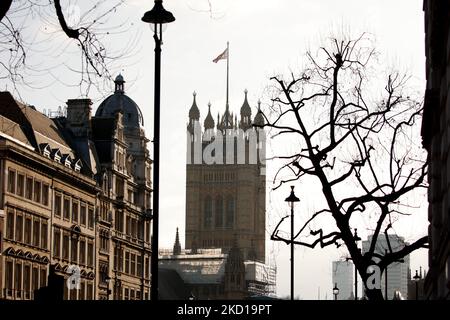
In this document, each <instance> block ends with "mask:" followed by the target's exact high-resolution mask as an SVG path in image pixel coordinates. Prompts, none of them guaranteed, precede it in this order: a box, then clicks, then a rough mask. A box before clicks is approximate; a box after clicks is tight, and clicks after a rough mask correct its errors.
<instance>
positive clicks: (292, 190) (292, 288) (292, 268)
mask: <svg viewBox="0 0 450 320" xmlns="http://www.w3.org/2000/svg"><path fill="white" fill-rule="evenodd" d="M284 201H286V202H289V203H290V204H291V300H294V202H299V201H300V199H299V198H297V197H296V196H295V193H294V186H291V194H290V195H289V197H287V198H286V199H285V200H284Z"/></svg>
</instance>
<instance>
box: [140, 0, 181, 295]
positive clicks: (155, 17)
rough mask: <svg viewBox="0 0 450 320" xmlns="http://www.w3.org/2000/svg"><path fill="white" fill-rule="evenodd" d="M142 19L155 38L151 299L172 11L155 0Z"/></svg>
mask: <svg viewBox="0 0 450 320" xmlns="http://www.w3.org/2000/svg"><path fill="white" fill-rule="evenodd" d="M142 21H143V22H146V23H149V24H150V26H152V29H153V39H154V40H155V105H154V136H153V153H154V155H153V157H154V159H153V230H152V231H153V235H152V257H151V269H152V277H151V288H150V290H151V300H158V236H159V232H158V227H159V164H160V161H159V147H160V146H159V142H160V138H159V134H160V102H161V101H160V98H161V44H162V25H163V24H166V23H170V22H173V21H175V17H174V16H173V14H172V13H170V12H169V11H167V10H165V9H164V7H163V4H162V0H155V5H154V7H153V9H152V10H150V11H148V12H146V13H145V14H144V16H143V17H142Z"/></svg>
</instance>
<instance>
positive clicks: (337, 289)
mask: <svg viewBox="0 0 450 320" xmlns="http://www.w3.org/2000/svg"><path fill="white" fill-rule="evenodd" d="M333 294H334V300H337V296H338V294H339V288H338V287H337V283H334V288H333Z"/></svg>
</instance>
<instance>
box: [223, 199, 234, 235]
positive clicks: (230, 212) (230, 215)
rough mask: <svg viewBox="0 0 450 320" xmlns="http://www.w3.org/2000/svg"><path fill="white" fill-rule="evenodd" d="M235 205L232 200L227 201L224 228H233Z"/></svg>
mask: <svg viewBox="0 0 450 320" xmlns="http://www.w3.org/2000/svg"><path fill="white" fill-rule="evenodd" d="M234 207H235V203H234V199H233V198H231V197H230V198H228V199H227V214H226V218H225V226H226V228H230V229H232V228H233V227H234V211H235V208H234Z"/></svg>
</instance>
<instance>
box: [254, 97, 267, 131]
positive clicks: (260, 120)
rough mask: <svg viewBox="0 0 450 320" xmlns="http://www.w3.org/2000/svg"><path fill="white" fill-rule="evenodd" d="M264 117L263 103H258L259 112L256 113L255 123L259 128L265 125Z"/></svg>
mask: <svg viewBox="0 0 450 320" xmlns="http://www.w3.org/2000/svg"><path fill="white" fill-rule="evenodd" d="M264 122H265V121H264V116H263V114H262V111H261V101H258V112H257V113H256V116H255V119H254V120H253V123H254V124H256V125H259V126H262V125H264Z"/></svg>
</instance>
